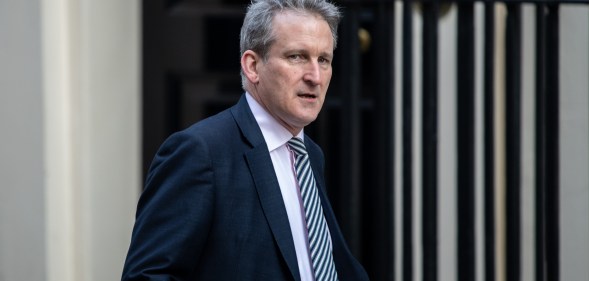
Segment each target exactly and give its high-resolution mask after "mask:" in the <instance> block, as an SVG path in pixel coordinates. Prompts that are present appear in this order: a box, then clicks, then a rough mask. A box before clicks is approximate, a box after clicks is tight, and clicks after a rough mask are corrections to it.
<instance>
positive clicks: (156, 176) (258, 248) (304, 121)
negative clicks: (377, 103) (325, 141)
mask: <svg viewBox="0 0 589 281" xmlns="http://www.w3.org/2000/svg"><path fill="white" fill-rule="evenodd" d="M339 19H340V13H339V11H338V9H337V7H335V6H333V5H332V4H330V3H328V2H326V1H325V0H258V1H253V2H252V4H251V5H250V6H249V8H248V12H247V14H246V17H245V20H244V24H243V26H242V30H241V54H242V56H241V68H242V72H241V73H242V81H243V86H244V89H245V91H246V93H245V94H244V95H243V96H242V98H241V99H240V101H239V102H238V103H237V104H236V105H235V106H233V107H231V108H230V109H228V110H226V111H223V112H221V113H219V114H217V115H216V116H213V117H210V118H208V119H205V120H203V121H201V122H199V123H197V124H195V125H193V126H191V127H190V128H188V129H186V130H184V131H182V132H179V133H176V134H174V135H172V136H171V137H170V138H169V139H168V140H166V141H165V142H164V144H163V145H162V146H161V148H160V149H159V151H158V153H157V155H156V157H155V159H154V160H153V163H152V166H151V168H150V171H149V174H148V176H147V179H146V187H145V190H144V192H143V194H142V195H141V199H140V201H139V204H138V207H137V217H136V222H135V227H134V229H133V236H132V241H131V246H130V248H129V253H128V255H127V260H126V262H125V267H124V270H123V280H270V281H278V280H309V281H310V280H317V281H320V280H342V281H343V280H368V276H367V275H366V273H365V271H364V269H363V268H362V266H361V265H360V264H359V263H358V262H357V260H356V259H355V258H354V257H353V256H352V255H351V253H350V251H349V250H348V248H347V246H346V244H345V241H344V239H343V236H342V234H341V231H340V229H339V227H338V224H337V222H336V219H335V216H334V214H333V210H332V209H331V206H330V204H329V202H328V199H327V195H326V194H325V182H324V178H323V155H322V152H321V150H320V148H319V147H318V146H317V145H316V144H315V143H313V142H312V141H311V140H310V139H309V138H308V137H307V136H305V135H304V133H303V128H304V127H305V126H306V125H308V124H309V123H311V122H312V121H314V120H315V118H316V117H317V115H318V114H319V111H320V110H321V107H322V105H323V101H324V98H325V94H326V91H327V87H328V86H329V81H330V79H331V72H332V70H331V61H332V59H333V50H334V48H335V43H336V31H337V25H338V22H339ZM293 137H294V139H293ZM309 164H310V167H311V168H309Z"/></svg>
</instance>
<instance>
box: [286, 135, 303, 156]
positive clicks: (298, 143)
mask: <svg viewBox="0 0 589 281" xmlns="http://www.w3.org/2000/svg"><path fill="white" fill-rule="evenodd" d="M288 146H290V148H291V149H292V150H294V152H295V153H296V154H297V155H305V154H307V149H306V148H305V144H304V143H303V141H302V140H301V139H299V138H292V139H290V140H289V141H288Z"/></svg>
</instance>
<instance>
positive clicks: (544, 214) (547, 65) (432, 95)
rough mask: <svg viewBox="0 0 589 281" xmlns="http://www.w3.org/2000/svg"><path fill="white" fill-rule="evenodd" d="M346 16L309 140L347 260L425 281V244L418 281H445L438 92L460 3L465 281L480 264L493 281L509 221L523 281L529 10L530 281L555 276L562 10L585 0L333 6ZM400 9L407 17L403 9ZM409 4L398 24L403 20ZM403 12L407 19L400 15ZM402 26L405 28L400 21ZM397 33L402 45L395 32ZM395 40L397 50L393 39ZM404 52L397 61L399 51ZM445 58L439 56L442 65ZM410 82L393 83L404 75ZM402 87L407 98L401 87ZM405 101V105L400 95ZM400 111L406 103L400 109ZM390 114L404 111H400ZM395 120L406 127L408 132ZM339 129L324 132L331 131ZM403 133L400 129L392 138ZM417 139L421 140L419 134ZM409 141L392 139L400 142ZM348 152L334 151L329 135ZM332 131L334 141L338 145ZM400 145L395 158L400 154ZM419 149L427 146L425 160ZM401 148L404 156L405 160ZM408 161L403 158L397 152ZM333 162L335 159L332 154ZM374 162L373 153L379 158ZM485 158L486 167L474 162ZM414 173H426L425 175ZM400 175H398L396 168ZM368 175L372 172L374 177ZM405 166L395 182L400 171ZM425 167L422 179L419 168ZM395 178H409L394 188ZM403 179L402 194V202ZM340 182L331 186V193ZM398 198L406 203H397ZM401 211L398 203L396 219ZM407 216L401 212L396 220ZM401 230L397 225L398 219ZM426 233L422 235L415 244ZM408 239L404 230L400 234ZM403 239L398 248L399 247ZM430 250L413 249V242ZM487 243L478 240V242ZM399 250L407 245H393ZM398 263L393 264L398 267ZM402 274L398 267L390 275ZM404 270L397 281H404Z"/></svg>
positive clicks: (460, 264)
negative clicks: (500, 17) (500, 55)
mask: <svg viewBox="0 0 589 281" xmlns="http://www.w3.org/2000/svg"><path fill="white" fill-rule="evenodd" d="M336 2H337V3H338V4H339V5H340V6H343V7H344V10H345V17H344V20H343V23H342V26H341V30H340V36H341V37H340V39H341V42H340V45H339V46H340V47H339V49H338V50H336V52H337V54H336V58H337V60H339V61H340V62H339V63H338V62H337V60H336V62H335V63H336V64H335V65H334V69H335V70H334V71H335V73H334V81H333V82H332V86H331V89H330V93H329V99H328V101H327V104H326V106H325V109H324V113H322V116H321V117H320V121H319V122H318V123H319V124H321V125H314V127H312V128H311V129H310V130H309V131H310V132H311V134H314V135H315V136H316V137H317V138H319V139H320V140H321V141H320V142H322V144H323V147H324V149H325V150H326V155H327V157H328V161H329V157H332V159H333V160H336V161H331V163H338V165H339V166H338V167H336V168H332V169H333V170H332V172H331V174H330V173H329V171H328V181H331V183H332V184H328V186H330V188H331V189H330V194H331V196H332V200H333V201H335V202H334V205H335V207H336V212H337V214H338V216H339V218H340V220H341V221H342V225H343V226H344V232H345V235H346V236H347V238H348V240H349V241H350V244H351V248H352V250H353V251H354V252H355V253H356V254H357V255H358V256H359V257H360V258H361V260H362V262H363V263H364V264H365V266H366V268H367V270H368V271H369V274H370V275H371V277H372V278H373V279H374V280H395V279H396V276H401V279H402V280H406V281H410V280H416V279H415V278H416V276H415V274H414V273H415V272H416V269H415V268H416V266H417V265H416V264H414V261H415V253H416V252H415V245H416V244H417V243H421V247H420V248H421V249H422V252H421V260H420V263H421V268H419V270H421V272H420V276H421V277H422V280H438V275H439V273H438V266H439V263H440V261H439V260H438V257H440V253H439V235H438V229H439V222H440V219H439V218H440V214H439V210H438V208H439V206H438V200H439V193H440V192H441V191H440V190H439V188H440V187H439V179H438V171H439V165H440V163H441V161H444V159H440V158H439V154H440V153H439V149H440V148H439V143H438V142H439V134H440V131H439V124H438V122H439V120H440V119H439V110H438V107H439V100H438V99H439V97H438V94H439V88H438V87H439V86H438V79H439V78H438V77H439V75H440V73H439V69H440V66H439V65H438V62H439V49H438V44H439V43H438V42H439V38H438V33H439V32H438V29H439V26H438V22H439V21H438V18H439V15H440V13H441V9H442V6H443V5H448V4H452V5H455V7H456V10H457V22H456V34H457V38H456V46H457V49H456V50H455V51H456V52H457V56H456V57H457V61H456V62H455V63H456V69H457V71H456V72H457V73H456V77H457V81H456V86H457V90H456V105H455V106H456V122H457V123H456V155H455V157H456V158H455V161H456V170H457V175H456V195H455V198H456V204H457V205H456V218H455V221H456V245H457V249H456V253H455V254H456V264H457V268H456V276H457V279H459V280H468V281H470V280H477V277H476V276H477V265H476V264H477V258H482V259H484V261H483V264H484V266H483V268H482V269H480V270H482V271H483V276H484V280H496V278H497V274H498V272H497V269H498V267H499V266H498V264H497V261H498V259H497V254H498V253H497V246H498V243H497V241H496V239H497V237H496V233H497V231H498V228H497V220H498V219H500V220H503V221H504V223H505V232H504V235H505V239H506V242H505V243H506V244H505V245H504V246H505V249H504V250H505V254H504V257H503V259H499V262H502V263H504V264H503V267H504V268H505V272H504V274H505V277H506V279H507V280H521V278H522V277H521V271H522V262H521V257H522V253H521V248H522V243H521V239H522V237H521V236H522V233H521V228H522V226H521V225H522V219H521V218H522V214H521V200H522V198H521V196H522V195H521V193H522V190H521V182H522V175H521V173H522V171H521V165H522V159H521V154H522V148H521V142H522V129H523V128H522V120H521V115H522V93H521V91H522V5H523V4H524V3H526V4H528V5H529V4H532V5H535V6H536V10H537V12H536V23H535V24H536V30H537V31H536V42H535V46H536V58H535V60H536V62H535V63H536V77H535V80H536V96H535V100H536V105H535V112H536V116H535V124H536V128H535V146H536V149H535V159H536V160H535V185H536V186H535V194H536V199H535V220H536V221H535V225H536V226H535V241H536V242H535V243H536V244H535V278H536V280H542V281H543V280H558V279H559V237H558V225H559V221H558V217H559V206H558V202H559V201H558V200H559V196H558V194H559V185H558V179H559V175H558V170H559V161H558V156H559V148H558V138H559V128H558V123H559V122H558V121H559V120H558V113H559V112H558V110H559V109H558V105H559V103H558V97H559V90H558V81H559V79H558V75H559V70H558V69H559V68H558V64H559V62H558V46H559V45H558V42H559V6H560V5H561V4H563V3H584V4H587V3H588V2H587V1H548V0H546V1H541V0H537V1H533V0H532V1H467V0H462V1H449V2H441V1H432V0H423V1H411V0H402V1H386V0H380V1H379V0H372V1H370V0H365V1H352V0H347V1H346V0H340V1H336ZM399 2H401V3H402V6H400V5H399ZM477 2H480V3H482V4H483V6H484V13H483V15H484V21H483V26H482V28H479V29H476V30H475V20H476V18H475V11H474V6H475V3H477ZM497 3H502V4H503V5H504V6H505V7H506V11H507V14H506V18H505V22H504V24H505V33H504V38H501V39H502V40H501V41H498V38H496V24H497V22H496V12H495V6H496V4H497ZM416 5H419V12H420V13H421V15H422V16H421V18H422V23H421V25H422V27H421V30H422V32H421V34H416V32H415V30H414V26H413V25H414V15H415V13H416V11H415V6H416ZM399 7H402V11H401V13H397V12H396V11H395V9H398V8H399ZM399 14H400V15H402V18H401V19H399V21H397V20H396V16H398V15H399ZM399 23H400V24H402V26H401V27H400V28H397V27H396V26H395V25H396V24H399ZM359 29H368V31H369V32H370V34H372V35H373V36H372V38H373V41H372V45H371V46H372V47H371V48H370V50H369V51H365V50H364V51H362V50H361V48H360V43H359V42H358V35H357V33H358V30H359ZM395 30H397V31H400V32H401V34H400V36H397V35H396V34H395ZM475 32H484V36H483V40H484V44H483V47H482V48H481V50H479V51H482V52H483V54H484V55H483V57H484V58H483V60H482V61H481V62H480V63H482V64H483V66H482V67H480V68H478V66H477V65H476V63H477V62H476V59H475ZM415 36H421V42H422V45H423V47H422V48H418V47H416V46H414V43H413V42H414V37H415ZM395 38H398V39H399V40H401V42H396V41H395ZM496 42H505V44H504V46H499V47H498V48H502V51H503V52H504V54H505V57H504V60H505V61H504V62H505V64H506V67H505V69H504V72H502V73H501V74H500V75H502V76H504V77H502V78H503V79H504V81H505V84H504V85H502V84H501V85H500V84H497V83H496V80H497V79H496V78H497V77H496V75H497V74H496V73H497V72H496V69H495V62H496V60H497V58H496V57H495V53H496V49H495V48H496ZM396 48H401V50H400V53H401V54H402V55H401V58H400V59H399V60H398V61H396V60H395V56H394V53H395V51H396ZM418 51H420V53H419V54H417V55H418V56H420V58H421V68H420V69H421V71H422V72H421V73H420V77H421V93H419V94H418V95H416V93H415V89H414V84H413V83H412V81H413V80H414V77H413V75H414V69H415V65H414V62H415V60H414V59H413V58H414V56H415V55H416V53H415V52H418ZM442 55H443V54H442ZM396 64H400V67H399V68H398V69H399V70H400V71H401V72H402V80H396V79H395V77H396V75H395V74H396V73H395V69H396V68H395V65H396ZM477 69H482V71H483V74H482V75H481V77H482V82H481V83H482V104H483V107H482V109H481V110H482V111H483V112H477V111H476V108H477V107H476V105H475V102H476V101H475V75H476V71H477ZM398 83H400V85H401V87H399V89H400V91H395V86H396V85H397V84H398ZM498 87H503V88H502V89H501V91H500V92H502V93H503V95H504V98H505V105H504V106H505V111H504V116H501V117H502V120H504V121H503V122H504V124H503V125H504V128H505V129H504V132H503V133H502V134H500V135H501V136H504V139H503V142H504V143H505V149H504V150H498V149H497V143H496V136H497V131H496V125H497V123H496V122H498V121H497V120H499V119H497V118H496V117H497V116H496V115H497V114H498V113H497V110H496V109H497V105H496V104H495V100H496V95H497V93H498V91H497V90H498ZM396 95H400V97H399V98H396ZM416 99H419V100H420V101H421V106H422V107H421V114H422V115H421V119H420V121H421V124H419V126H416V125H415V121H416V120H414V117H415V115H414V113H415V112H414V104H415V100H416ZM396 102H400V103H401V104H400V105H399V106H397V105H396ZM395 108H397V109H399V110H401V112H400V114H396V112H395ZM477 114H480V115H479V116H482V118H483V121H482V122H481V124H482V125H480V126H482V127H483V128H482V135H483V140H482V141H481V145H482V151H483V152H482V153H480V154H477V153H476V151H475V150H476V131H477V126H479V125H477V123H476V122H475V120H476V118H477ZM396 117H400V118H401V120H402V121H401V122H400V128H398V127H399V124H398V123H396V121H395V120H396ZM334 127H335V129H327V128H334ZM397 128H398V129H397ZM416 129H421V139H420V140H416V139H415V134H414V132H415V130H416ZM396 132H399V133H400V134H401V135H400V136H397V135H396V134H395V133H396ZM334 133H335V135H336V136H337V138H338V139H340V141H337V140H336V138H335V137H333V134H334ZM330 134H331V136H330ZM398 142H400V144H399V145H398V147H400V149H398V150H395V149H394V148H395V147H396V146H397V143H398ZM415 145H418V146H420V147H419V150H420V151H421V159H420V161H417V159H416V158H415V157H416V154H415V153H414V151H415V150H416V147H415ZM396 151H397V152H396ZM396 153H399V154H400V155H398V156H397V155H396ZM497 153H504V157H505V166H504V167H502V168H501V169H504V170H503V171H502V173H498V171H497V169H498V168H497V165H496V156H497ZM330 155H338V156H330ZM371 155H372V156H371ZM478 157H482V158H483V159H482V160H481V159H479V158H478ZM415 163H421V166H420V167H416V166H415ZM478 163H482V165H483V166H484V168H483V169H482V171H483V172H482V174H481V175H479V176H480V177H482V178H483V179H482V182H483V188H482V196H481V197H482V198H483V200H482V201H481V204H483V205H484V206H482V207H481V206H477V205H476V202H477V200H476V199H475V197H476V196H477V195H476V192H477V191H476V189H475V186H476V181H477V178H476V177H477V173H476V168H477V165H479V164H478ZM397 165H400V167H396V166H397ZM366 167H369V168H366ZM398 169H400V170H401V172H400V173H395V171H396V170H398ZM415 169H417V170H418V171H415ZM415 174H418V175H420V179H421V180H420V183H421V185H420V190H421V197H420V199H421V200H422V201H421V218H420V219H419V220H417V221H416V220H415V217H416V214H415V206H414V202H415V199H416V198H415V196H416V195H415V193H414V190H415V189H416V182H415V181H414V178H415V177H414V175H415ZM396 175H398V176H400V178H401V179H400V181H396V178H395V177H396ZM501 175H503V176H504V178H503V180H502V182H504V187H503V188H504V190H505V192H506V193H505V198H504V202H505V207H504V208H505V209H504V210H503V211H504V212H505V214H506V215H505V217H504V218H497V217H496V216H497V215H496V214H497V210H496V200H497V196H498V195H497V181H498V177H501ZM396 182H400V186H399V190H400V192H395V186H396ZM333 183H335V184H333ZM395 196H400V198H399V199H397V198H395ZM395 202H400V204H401V205H402V206H400V208H395ZM477 208H481V209H482V210H483V213H484V214H483V215H482V216H481V217H482V222H481V224H482V225H483V229H484V231H483V235H482V237H484V241H483V243H482V245H483V248H484V249H483V250H484V254H482V255H481V254H477V246H476V243H477V239H480V238H477V235H476V224H477V220H478V219H479V218H478V217H477V216H475V214H476V210H477ZM396 210H400V211H401V214H397V213H396ZM399 220H400V221H399ZM415 223H421V233H420V235H418V234H417V233H415V227H414V225H415ZM399 227H400V228H401V229H400V230H397V229H396V228H399ZM399 235H401V236H402V238H400V239H399V237H398V236H399ZM419 237H420V238H421V240H418V238H419ZM479 237H480V236H479ZM397 239H399V241H401V242H400V244H401V247H400V248H399V249H396V248H395V241H397ZM397 258H398V259H400V261H396V260H395V259H397ZM398 264H400V266H395V265H398ZM398 269H400V270H401V272H399V273H398V272H396V270H398Z"/></svg>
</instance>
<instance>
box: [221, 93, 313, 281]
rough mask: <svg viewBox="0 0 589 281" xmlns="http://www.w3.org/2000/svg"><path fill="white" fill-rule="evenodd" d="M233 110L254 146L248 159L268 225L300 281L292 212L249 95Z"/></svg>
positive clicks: (294, 274) (246, 155)
mask: <svg viewBox="0 0 589 281" xmlns="http://www.w3.org/2000/svg"><path fill="white" fill-rule="evenodd" d="M231 113H232V114H233V118H234V119H235V122H236V123H237V125H238V126H239V128H240V130H241V134H242V135H243V137H244V138H245V139H246V140H247V141H248V142H249V144H250V145H251V146H252V149H251V150H249V151H247V152H246V153H245V158H246V161H247V163H248V165H249V167H250V172H251V174H252V177H253V179H254V183H255V186H256V190H257V192H258V197H259V199H260V204H261V205H262V209H263V211H264V214H265V216H266V220H267V221H268V225H269V226H270V229H271V230H272V234H273V236H274V239H275V240H276V244H277V245H278V248H279V249H280V252H281V253H282V256H283V257H284V259H285V261H286V264H287V265H288V268H289V269H290V271H291V273H292V275H293V278H294V279H295V280H297V281H299V280H301V277H300V274H299V267H298V263H297V256H296V252H295V248H294V243H293V238H292V234H291V230H290V225H289V223H288V219H285V218H287V217H288V215H287V214H286V207H285V206H284V201H283V199H282V194H281V192H280V186H279V185H278V179H277V178H276V174H275V173H274V167H273V166H272V159H271V158H270V153H269V152H268V147H267V146H266V142H265V141H264V136H263V135H262V131H261V130H260V127H259V126H258V123H257V122H256V119H255V118H254V115H253V114H252V112H251V110H250V108H249V105H248V103H247V101H246V98H245V95H242V97H241V98H240V100H239V102H238V103H237V104H236V105H235V106H234V107H232V108H231Z"/></svg>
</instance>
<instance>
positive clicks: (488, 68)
mask: <svg viewBox="0 0 589 281" xmlns="http://www.w3.org/2000/svg"><path fill="white" fill-rule="evenodd" d="M484 52H485V62H484V63H485V65H484V71H485V73H484V116H485V117H484V124H485V125H484V126H485V127H484V135H485V137H484V163H485V164H484V165H485V168H484V182H485V185H484V193H485V199H484V204H485V280H488V281H493V280H495V270H496V267H495V255H496V250H495V122H494V120H495V86H494V85H495V3H493V2H486V3H485V48H484Z"/></svg>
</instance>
